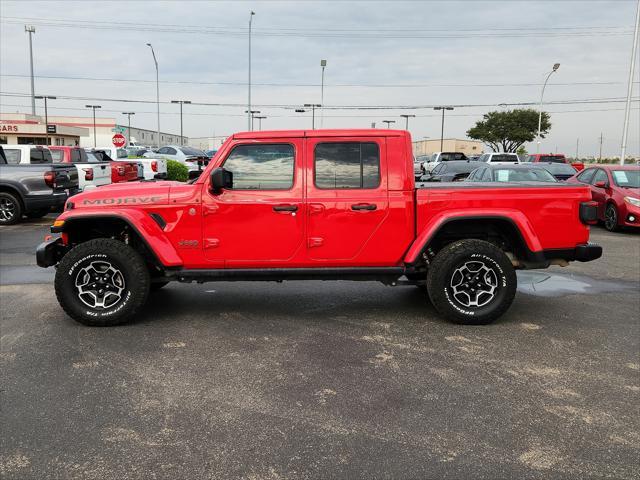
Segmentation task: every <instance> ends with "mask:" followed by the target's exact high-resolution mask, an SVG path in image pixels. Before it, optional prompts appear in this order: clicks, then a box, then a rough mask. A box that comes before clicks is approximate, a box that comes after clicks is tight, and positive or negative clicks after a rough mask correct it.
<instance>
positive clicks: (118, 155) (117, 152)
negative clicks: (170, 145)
mask: <svg viewBox="0 0 640 480" xmlns="http://www.w3.org/2000/svg"><path fill="white" fill-rule="evenodd" d="M96 150H104V151H105V152H107V155H109V157H111V158H112V159H113V160H115V161H116V162H138V178H144V179H145V180H153V179H156V178H157V179H165V178H167V161H166V160H164V159H163V158H160V157H157V158H146V157H145V158H129V151H128V150H127V149H126V148H114V147H104V148H97V149H96Z"/></svg>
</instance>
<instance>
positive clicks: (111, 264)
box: [55, 238, 150, 327]
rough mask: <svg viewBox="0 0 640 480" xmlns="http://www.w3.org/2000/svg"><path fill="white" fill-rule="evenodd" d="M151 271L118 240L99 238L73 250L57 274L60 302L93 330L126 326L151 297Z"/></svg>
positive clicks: (67, 255) (61, 264) (131, 250)
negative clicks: (94, 327)
mask: <svg viewBox="0 0 640 480" xmlns="http://www.w3.org/2000/svg"><path fill="white" fill-rule="evenodd" d="M149 283H150V281H149V271H148V269H147V266H146V265H145V262H144V260H143V258H142V257H141V256H140V254H139V253H138V252H136V251H135V250H134V249H133V248H131V247H130V246H128V245H125V244H123V243H122V242H120V241H118V240H113V239H109V238H97V239H94V240H89V241H88V242H85V243H81V244H80V245H78V246H77V247H75V248H73V249H72V250H70V251H69V252H68V253H67V254H66V255H65V256H64V257H63V258H62V261H61V262H60V264H59V265H58V269H57V271H56V278H55V288H56V296H57V297H58V302H60V305H61V306H62V308H63V309H64V311H65V312H67V314H68V315H69V316H70V317H71V318H73V319H74V320H76V321H78V322H80V323H82V324H84V325H90V326H97V327H108V326H113V325H119V324H121V323H125V322H126V321H127V320H129V319H131V317H133V316H134V315H135V314H136V313H137V312H138V310H139V309H140V307H142V305H144V303H145V302H146V300H147V296H148V295H149Z"/></svg>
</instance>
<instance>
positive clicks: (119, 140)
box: [111, 133, 127, 148]
mask: <svg viewBox="0 0 640 480" xmlns="http://www.w3.org/2000/svg"><path fill="white" fill-rule="evenodd" d="M111 143H113V145H114V146H115V147H117V148H121V147H124V146H125V144H126V143H127V139H126V138H125V137H124V135H122V134H121V133H116V134H115V135H114V136H113V137H112V138H111Z"/></svg>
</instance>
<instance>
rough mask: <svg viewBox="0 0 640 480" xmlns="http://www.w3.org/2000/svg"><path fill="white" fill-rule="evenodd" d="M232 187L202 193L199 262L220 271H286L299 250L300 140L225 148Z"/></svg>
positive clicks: (301, 229) (301, 217)
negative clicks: (220, 267) (201, 259)
mask: <svg viewBox="0 0 640 480" xmlns="http://www.w3.org/2000/svg"><path fill="white" fill-rule="evenodd" d="M221 166H223V167H224V168H225V169H227V170H228V171H230V172H231V173H232V174H233V188H231V189H226V190H223V191H222V192H221V193H219V194H214V193H212V192H211V189H210V187H209V182H210V179H207V180H206V182H205V189H204V193H203V201H202V210H203V226H204V228H203V241H202V246H203V248H204V251H205V257H206V258H207V259H208V260H210V261H212V262H216V263H217V262H219V261H221V260H222V261H224V265H225V267H226V268H255V267H282V266H287V261H288V260H290V259H291V258H292V257H294V255H295V254H296V252H298V250H299V249H301V248H303V245H304V242H303V240H304V218H305V216H304V213H305V205H304V202H303V184H304V178H303V175H302V139H300V138H290V139H286V138H285V139H279V140H278V141H277V142H276V141H274V142H273V143H251V142H247V143H242V141H241V140H238V141H237V142H236V143H235V144H233V145H231V146H230V149H229V151H228V153H227V154H226V157H225V158H224V159H223V160H222V163H221Z"/></svg>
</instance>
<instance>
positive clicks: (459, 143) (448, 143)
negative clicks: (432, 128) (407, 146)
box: [413, 138, 484, 157]
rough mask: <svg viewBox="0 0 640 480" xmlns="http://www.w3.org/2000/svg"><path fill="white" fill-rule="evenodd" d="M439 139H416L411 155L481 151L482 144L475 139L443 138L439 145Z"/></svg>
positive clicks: (479, 152)
mask: <svg viewBox="0 0 640 480" xmlns="http://www.w3.org/2000/svg"><path fill="white" fill-rule="evenodd" d="M440 145H441V143H440V139H439V138H433V139H431V138H430V139H428V140H418V141H416V142H413V155H414V156H416V157H417V156H418V155H429V154H431V153H436V152H462V153H464V154H465V155H467V156H469V155H480V154H481V153H483V150H484V144H483V143H482V142H479V141H477V140H468V139H465V140H461V139H459V138H445V139H444V140H442V147H441V146H440Z"/></svg>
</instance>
